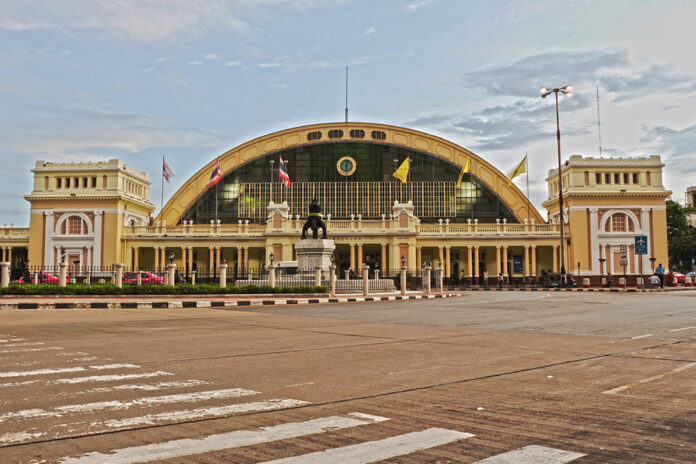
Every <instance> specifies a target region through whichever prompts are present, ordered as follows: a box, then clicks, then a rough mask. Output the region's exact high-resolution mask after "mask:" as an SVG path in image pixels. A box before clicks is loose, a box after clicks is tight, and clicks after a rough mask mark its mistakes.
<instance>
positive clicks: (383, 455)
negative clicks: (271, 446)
mask: <svg viewBox="0 0 696 464" xmlns="http://www.w3.org/2000/svg"><path fill="white" fill-rule="evenodd" d="M473 436H474V435H472V434H470V433H464V432H457V431H455V430H447V429H440V428H431V429H427V430H423V431H420V432H411V433H406V434H404V435H397V436H395V437H389V438H385V439H383V440H377V441H368V442H364V443H359V444H357V445H349V446H343V447H341V448H333V449H328V450H326V451H317V452H316V453H309V454H303V455H301V456H294V457H289V458H284V459H277V460H275V461H268V462H266V463H264V464H322V463H326V462H340V463H341V464H364V463H368V462H375V461H380V460H382V459H389V458H393V457H396V456H402V455H404V454H409V453H413V452H415V451H420V450H424V449H428V448H432V447H434V446H440V445H444V444H447V443H451V442H453V441H457V440H461V439H463V438H469V437H473Z"/></svg>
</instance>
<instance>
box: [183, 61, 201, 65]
mask: <svg viewBox="0 0 696 464" xmlns="http://www.w3.org/2000/svg"><path fill="white" fill-rule="evenodd" d="M186 64H187V65H189V66H200V65H201V64H203V63H201V62H200V61H196V60H194V61H189V62H188V63H186Z"/></svg>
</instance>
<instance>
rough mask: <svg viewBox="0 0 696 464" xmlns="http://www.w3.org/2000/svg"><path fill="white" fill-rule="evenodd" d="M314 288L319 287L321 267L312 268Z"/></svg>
mask: <svg viewBox="0 0 696 464" xmlns="http://www.w3.org/2000/svg"><path fill="white" fill-rule="evenodd" d="M314 286H315V287H319V286H321V266H316V267H315V268H314Z"/></svg>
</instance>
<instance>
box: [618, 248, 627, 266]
mask: <svg viewBox="0 0 696 464" xmlns="http://www.w3.org/2000/svg"><path fill="white" fill-rule="evenodd" d="M619 253H620V256H619V264H620V265H621V266H628V246H626V245H619Z"/></svg>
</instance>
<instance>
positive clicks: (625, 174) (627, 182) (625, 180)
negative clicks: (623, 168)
mask: <svg viewBox="0 0 696 464" xmlns="http://www.w3.org/2000/svg"><path fill="white" fill-rule="evenodd" d="M623 180H624V182H623V183H624V184H629V183H630V182H629V180H628V173H627V172H624V179H623Z"/></svg>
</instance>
